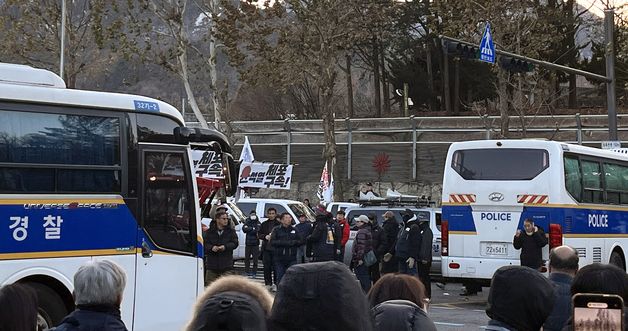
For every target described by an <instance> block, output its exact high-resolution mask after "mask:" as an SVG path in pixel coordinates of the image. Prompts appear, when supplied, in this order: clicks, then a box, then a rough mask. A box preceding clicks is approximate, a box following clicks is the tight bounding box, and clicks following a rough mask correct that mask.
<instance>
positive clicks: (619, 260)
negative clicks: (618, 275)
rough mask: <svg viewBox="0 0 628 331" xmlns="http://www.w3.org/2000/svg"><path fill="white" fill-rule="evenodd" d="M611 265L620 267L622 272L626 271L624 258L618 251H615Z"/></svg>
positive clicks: (612, 254)
mask: <svg viewBox="0 0 628 331" xmlns="http://www.w3.org/2000/svg"><path fill="white" fill-rule="evenodd" d="M609 263H610V264H612V265H615V266H617V267H619V268H620V269H621V270H626V265H625V263H624V257H623V256H622V254H621V253H619V252H618V251H613V253H611V259H610V261H609Z"/></svg>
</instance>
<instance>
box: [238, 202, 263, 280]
mask: <svg viewBox="0 0 628 331" xmlns="http://www.w3.org/2000/svg"><path fill="white" fill-rule="evenodd" d="M261 227H262V223H261V222H260V221H259V218H257V213H256V212H255V210H252V211H251V213H250V215H249V217H247V219H246V220H244V224H243V225H242V232H244V233H245V234H246V242H245V243H246V245H245V246H244V272H246V275H247V276H248V277H249V278H255V277H256V275H257V263H258V260H259V238H258V237H257V232H259V230H260V228H261ZM251 259H253V270H251Z"/></svg>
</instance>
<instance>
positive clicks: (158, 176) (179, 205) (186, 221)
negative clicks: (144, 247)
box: [143, 152, 196, 253]
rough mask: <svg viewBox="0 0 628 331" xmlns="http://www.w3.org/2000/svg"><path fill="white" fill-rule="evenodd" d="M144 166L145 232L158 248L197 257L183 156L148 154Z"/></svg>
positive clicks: (176, 154) (187, 178)
mask: <svg viewBox="0 0 628 331" xmlns="http://www.w3.org/2000/svg"><path fill="white" fill-rule="evenodd" d="M144 163H145V165H144V180H145V194H144V196H145V202H144V224H143V225H144V228H145V229H146V231H147V232H148V235H149V236H150V238H151V239H152V240H153V242H154V243H155V244H156V245H157V246H159V247H163V248H166V249H172V250H176V251H181V252H186V253H194V252H195V247H196V245H195V240H193V239H194V238H195V237H194V236H193V234H194V232H195V231H194V229H195V225H194V220H193V217H191V215H193V212H192V208H191V206H192V200H191V197H192V196H191V195H190V194H189V183H188V180H189V174H188V175H186V173H187V171H185V172H184V170H185V169H186V167H185V166H184V165H185V162H184V158H183V153H171V152H146V154H145V156H144Z"/></svg>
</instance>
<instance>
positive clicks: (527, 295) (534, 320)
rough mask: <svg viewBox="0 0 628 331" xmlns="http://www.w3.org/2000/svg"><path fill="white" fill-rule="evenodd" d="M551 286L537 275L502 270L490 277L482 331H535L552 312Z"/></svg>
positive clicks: (527, 270) (517, 268)
mask: <svg viewBox="0 0 628 331" xmlns="http://www.w3.org/2000/svg"><path fill="white" fill-rule="evenodd" d="M554 301H555V296H554V286H553V285H552V283H551V282H550V281H549V280H548V279H547V278H545V277H544V276H543V275H542V274H541V273H539V272H538V271H536V270H534V269H531V268H528V267H522V266H505V267H501V268H499V269H497V271H495V274H493V280H492V281H491V289H490V292H489V293H488V304H487V308H486V315H487V316H488V317H489V318H491V320H490V321H489V323H488V326H487V327H486V330H493V331H508V330H520V331H524V330H539V329H540V328H541V327H542V326H543V323H545V320H546V319H547V317H548V316H549V315H550V313H551V312H552V308H553V306H554Z"/></svg>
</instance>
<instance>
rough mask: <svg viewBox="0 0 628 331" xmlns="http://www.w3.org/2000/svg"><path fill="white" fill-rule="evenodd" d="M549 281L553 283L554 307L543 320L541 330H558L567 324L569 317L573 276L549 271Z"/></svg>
mask: <svg viewBox="0 0 628 331" xmlns="http://www.w3.org/2000/svg"><path fill="white" fill-rule="evenodd" d="M549 279H550V281H552V284H553V285H554V297H555V298H556V301H555V302H554V308H553V309H552V313H551V314H550V315H549V317H548V318H547V319H546V320H545V324H543V330H547V331H555V330H557V331H560V330H562V329H563V327H565V325H567V321H568V320H569V317H571V313H572V311H571V282H572V281H573V277H571V276H570V275H567V274H563V273H551V274H550V275H549Z"/></svg>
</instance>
